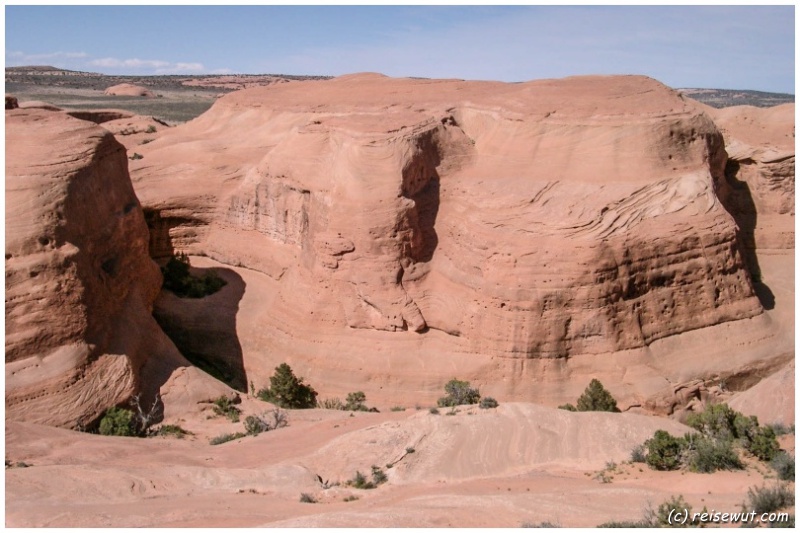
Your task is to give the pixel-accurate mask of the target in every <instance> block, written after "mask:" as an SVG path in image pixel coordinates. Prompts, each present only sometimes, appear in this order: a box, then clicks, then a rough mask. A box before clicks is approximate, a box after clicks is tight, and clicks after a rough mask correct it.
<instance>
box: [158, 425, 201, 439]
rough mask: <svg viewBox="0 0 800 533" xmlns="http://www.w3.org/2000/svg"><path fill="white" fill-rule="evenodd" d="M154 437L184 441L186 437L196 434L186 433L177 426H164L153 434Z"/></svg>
mask: <svg viewBox="0 0 800 533" xmlns="http://www.w3.org/2000/svg"><path fill="white" fill-rule="evenodd" d="M153 435H154V436H157V437H177V438H179V439H182V438H184V437H185V436H186V435H194V433H192V432H191V431H186V430H185V429H183V428H182V427H180V426H179V425H177V424H164V425H163V426H161V427H159V428H158V429H157V430H156V431H155V433H153Z"/></svg>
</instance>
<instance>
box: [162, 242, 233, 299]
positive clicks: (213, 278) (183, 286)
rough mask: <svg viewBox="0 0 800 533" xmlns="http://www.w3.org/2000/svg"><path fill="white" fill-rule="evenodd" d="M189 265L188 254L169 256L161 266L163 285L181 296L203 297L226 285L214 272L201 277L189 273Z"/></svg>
mask: <svg viewBox="0 0 800 533" xmlns="http://www.w3.org/2000/svg"><path fill="white" fill-rule="evenodd" d="M190 266H191V265H190V264H189V256H187V255H186V254H184V253H179V254H178V255H174V256H172V257H170V258H169V261H167V264H166V265H164V266H163V267H161V274H162V275H163V276H164V285H163V287H164V288H165V289H168V290H170V291H172V292H174V293H175V295H176V296H179V297H181V298H203V297H204V296H208V295H209V294H214V293H215V292H217V291H218V290H220V289H221V288H222V287H224V286H225V285H226V282H225V280H224V279H222V278H220V277H219V276H217V275H216V274H215V273H214V272H210V273H208V274H206V275H205V276H203V277H201V278H196V277H194V276H192V275H191V274H190V273H189V267H190Z"/></svg>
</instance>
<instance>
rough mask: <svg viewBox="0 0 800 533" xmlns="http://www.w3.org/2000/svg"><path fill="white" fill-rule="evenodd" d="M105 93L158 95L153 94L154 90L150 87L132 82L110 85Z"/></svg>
mask: <svg viewBox="0 0 800 533" xmlns="http://www.w3.org/2000/svg"><path fill="white" fill-rule="evenodd" d="M104 94H106V95H108V96H142V97H145V98H155V97H156V95H155V94H153V92H152V91H150V90H149V89H146V88H144V87H141V86H139V85H133V84H131V83H120V84H119V85H114V86H112V87H109V88H108V89H106V90H105V92H104Z"/></svg>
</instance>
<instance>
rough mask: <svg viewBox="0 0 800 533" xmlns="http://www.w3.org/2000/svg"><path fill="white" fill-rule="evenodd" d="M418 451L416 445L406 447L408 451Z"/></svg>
mask: <svg viewBox="0 0 800 533" xmlns="http://www.w3.org/2000/svg"><path fill="white" fill-rule="evenodd" d="M416 451H417V450H416V449H415V448H414V447H412V446H408V447H406V453H414V452H416Z"/></svg>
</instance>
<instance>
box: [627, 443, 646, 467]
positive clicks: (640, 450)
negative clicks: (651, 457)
mask: <svg viewBox="0 0 800 533" xmlns="http://www.w3.org/2000/svg"><path fill="white" fill-rule="evenodd" d="M631 462H632V463H644V462H646V457H645V454H644V445H642V444H637V445H636V446H634V447H633V449H632V450H631Z"/></svg>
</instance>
